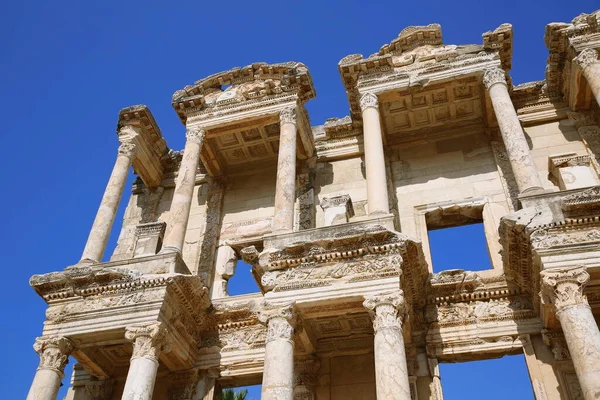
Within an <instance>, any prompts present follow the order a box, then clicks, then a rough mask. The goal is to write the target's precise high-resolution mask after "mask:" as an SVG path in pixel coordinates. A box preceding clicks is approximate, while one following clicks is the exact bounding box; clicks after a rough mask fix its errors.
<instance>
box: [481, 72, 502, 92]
mask: <svg viewBox="0 0 600 400" xmlns="http://www.w3.org/2000/svg"><path fill="white" fill-rule="evenodd" d="M496 83H503V84H505V85H506V75H505V73H504V70H503V69H501V68H489V69H486V70H485V72H484V73H483V84H484V85H485V87H486V89H489V88H490V87H492V85H494V84H496Z"/></svg>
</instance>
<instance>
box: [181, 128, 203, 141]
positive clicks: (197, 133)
mask: <svg viewBox="0 0 600 400" xmlns="http://www.w3.org/2000/svg"><path fill="white" fill-rule="evenodd" d="M205 135H206V131H205V130H204V129H200V128H198V127H192V128H188V129H187V130H186V131H185V139H186V141H188V142H190V143H196V144H200V145H201V144H202V142H203V141H204V136H205Z"/></svg>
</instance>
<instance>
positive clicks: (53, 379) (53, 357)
mask: <svg viewBox="0 0 600 400" xmlns="http://www.w3.org/2000/svg"><path fill="white" fill-rule="evenodd" d="M33 349H34V350H35V352H36V353H38V354H39V355H40V364H39V366H38V369H37V371H36V373H35V377H34V378H33V383H32V384H31V387H30V389H29V393H28V394H27V400H56V396H57V395H58V389H59V388H60V383H61V381H62V379H63V378H64V376H65V374H64V371H65V366H66V365H67V363H68V362H69V355H70V354H71V352H72V351H73V343H71V341H70V340H69V339H67V338H64V337H48V338H45V337H39V338H37V339H36V340H35V343H34V345H33Z"/></svg>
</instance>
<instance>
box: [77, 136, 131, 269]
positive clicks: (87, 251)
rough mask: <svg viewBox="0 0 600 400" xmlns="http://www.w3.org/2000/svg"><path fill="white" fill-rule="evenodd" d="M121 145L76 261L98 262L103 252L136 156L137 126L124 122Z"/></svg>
mask: <svg viewBox="0 0 600 400" xmlns="http://www.w3.org/2000/svg"><path fill="white" fill-rule="evenodd" d="M119 132H120V133H119V136H120V139H119V140H121V146H119V152H118V155H117V161H116V162H115V166H114V167H113V170H112V173H111V174H110V178H109V180H108V184H107V185H106V189H105V190H104V196H102V201H101V202H100V207H99V208H98V211H97V213H96V218H95V219H94V224H93V225H92V229H91V230H90V234H89V236H88V239H87V242H86V244H85V248H84V249H83V254H82V255H81V261H79V264H90V263H99V262H101V261H102V257H103V256H104V250H106V243H107V242H108V237H109V236H110V231H111V230H112V226H113V223H114V222H115V216H116V215H117V209H118V208H119V203H120V202H121V196H122V195H123V189H124V188H125V182H126V181H127V175H129V167H130V166H131V162H132V161H133V158H134V157H135V153H136V148H137V145H136V144H135V141H134V139H133V138H135V136H137V128H134V127H131V126H127V127H123V128H121V130H120V131H119Z"/></svg>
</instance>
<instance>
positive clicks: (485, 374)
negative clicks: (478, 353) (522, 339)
mask: <svg viewBox="0 0 600 400" xmlns="http://www.w3.org/2000/svg"><path fill="white" fill-rule="evenodd" d="M440 379H441V382H442V391H443V392H444V399H445V400H480V399H486V400H505V399H519V400H534V395H533V388H532V387H531V382H530V380H529V373H528V371H527V365H526V363H525V357H524V356H523V354H518V355H512V356H504V357H502V358H496V359H491V360H482V361H470V362H461V363H440ZM498 382H510V384H508V385H499V384H498Z"/></svg>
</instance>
